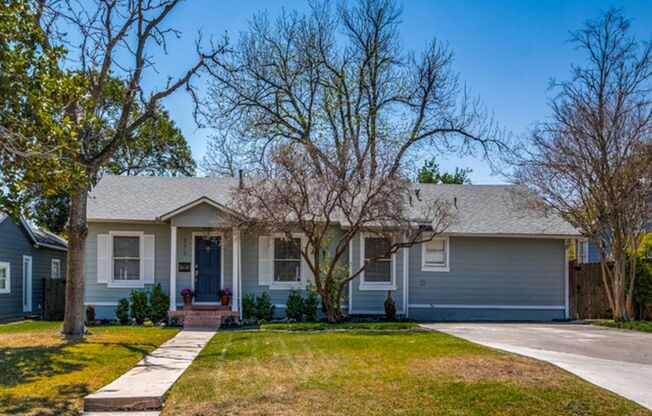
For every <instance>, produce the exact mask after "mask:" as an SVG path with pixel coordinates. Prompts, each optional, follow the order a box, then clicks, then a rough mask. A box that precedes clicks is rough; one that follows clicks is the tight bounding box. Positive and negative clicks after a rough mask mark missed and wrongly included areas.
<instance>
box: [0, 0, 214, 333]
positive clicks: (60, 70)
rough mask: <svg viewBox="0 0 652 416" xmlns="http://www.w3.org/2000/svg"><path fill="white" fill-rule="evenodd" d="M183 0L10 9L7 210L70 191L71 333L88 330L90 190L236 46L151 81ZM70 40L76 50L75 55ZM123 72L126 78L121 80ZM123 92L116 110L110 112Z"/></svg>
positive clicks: (45, 0) (1, 165)
mask: <svg viewBox="0 0 652 416" xmlns="http://www.w3.org/2000/svg"><path fill="white" fill-rule="evenodd" d="M178 3H179V2H178V0H154V1H149V0H134V1H126V0H117V1H108V2H78V1H73V0H42V1H38V2H36V1H29V0H15V1H13V2H9V3H8V2H4V3H3V5H2V6H1V7H2V9H0V10H1V11H0V13H2V15H1V16H0V21H1V22H2V23H1V24H2V27H0V33H2V36H0V39H1V40H0V43H1V45H0V50H1V51H2V52H0V54H2V55H1V56H0V58H1V59H0V60H1V61H2V62H3V65H5V66H7V67H8V68H9V75H8V76H6V79H5V78H3V79H2V80H0V81H1V82H0V83H1V84H2V85H3V86H4V85H5V84H6V83H8V88H7V89H6V90H3V91H2V97H3V98H2V100H6V101H7V102H8V104H9V105H5V104H2V106H3V108H2V109H1V111H2V113H3V115H2V117H3V119H2V124H1V125H2V135H3V141H2V147H0V152H1V154H0V174H1V175H2V184H1V186H0V188H1V189H3V193H2V203H3V209H4V210H7V211H9V212H10V213H11V214H14V215H16V214H17V213H18V212H20V211H21V210H23V211H24V210H25V209H26V207H27V206H29V204H28V202H29V201H30V200H31V199H32V198H33V196H34V194H35V193H36V192H40V193H43V194H44V195H48V196H50V195H57V194H59V195H60V194H69V195H70V212H69V217H68V222H67V229H66V232H67V237H68V267H67V284H66V308H65V310H66V313H65V317H64V324H63V332H64V333H65V334H68V335H82V334H83V333H84V248H85V245H86V237H87V234H88V225H87V217H86V208H87V206H86V204H87V200H86V198H87V195H88V192H89V190H90V188H91V187H92V185H93V183H94V181H95V180H97V177H98V175H101V174H102V172H103V171H104V170H105V169H106V168H107V166H108V165H109V164H110V161H111V160H112V159H113V158H114V157H116V155H117V154H118V153H119V152H120V151H124V149H125V146H127V147H126V148H128V146H129V145H130V143H131V142H132V141H133V140H134V138H135V137H138V136H137V135H135V133H136V132H137V131H138V130H139V129H143V128H145V127H146V125H147V123H148V121H150V120H152V119H155V118H156V114H157V111H158V110H159V108H160V107H159V103H160V101H161V100H163V99H165V98H166V97H168V96H170V95H171V94H172V93H174V92H175V91H177V90H178V89H180V88H185V89H186V90H188V91H191V92H193V91H194V90H193V85H192V83H191V81H192V80H193V79H194V77H195V76H196V75H197V74H198V72H200V71H201V70H203V69H205V68H206V67H207V65H208V64H209V63H211V64H214V65H219V61H218V59H217V58H218V56H220V55H221V54H223V53H224V52H225V51H226V41H225V40H224V41H220V42H219V43H217V42H215V43H214V42H211V44H210V49H209V50H208V51H203V50H201V47H200V45H199V44H198V45H197V59H196V61H195V62H193V63H191V64H190V65H189V66H188V67H187V69H186V70H185V71H183V72H181V75H180V76H179V77H178V78H174V77H168V78H167V81H165V82H164V83H163V85H157V84H156V82H155V81H154V80H150V79H149V77H150V76H151V74H153V73H155V71H152V70H151V69H152V68H153V67H154V66H155V61H154V57H155V56H156V54H155V53H154V49H155V48H157V47H158V48H160V49H162V50H163V51H165V48H166V37H167V36H169V35H170V34H176V35H178V34H179V32H178V31H176V30H175V29H174V28H173V27H168V26H167V18H168V16H169V15H170V13H172V11H173V10H174V9H175V7H176V6H177V5H178ZM62 28H65V30H59V29H62ZM5 33H8V34H9V36H5ZM63 45H73V47H72V48H70V50H69V51H68V52H66V50H65V48H64V47H63ZM7 62H10V63H8V64H7ZM24 62H26V63H24ZM0 69H1V71H0V72H2V73H4V72H5V69H4V68H0ZM3 77H5V75H3ZM116 77H118V78H120V79H122V81H120V82H118V83H116V82H115V79H116ZM121 85H124V86H126V87H125V88H124V90H123V89H122V88H121ZM123 92H124V99H122V100H120V101H119V102H120V105H119V106H118V107H117V108H116V110H115V111H112V112H105V111H103V110H104V109H105V108H106V103H107V102H109V103H110V102H113V100H115V99H116V97H119V96H120V94H122V93H123ZM194 96H195V95H194V94H193V97H194ZM5 114H10V115H11V117H7V116H6V115H5ZM23 120H24V121H23Z"/></svg>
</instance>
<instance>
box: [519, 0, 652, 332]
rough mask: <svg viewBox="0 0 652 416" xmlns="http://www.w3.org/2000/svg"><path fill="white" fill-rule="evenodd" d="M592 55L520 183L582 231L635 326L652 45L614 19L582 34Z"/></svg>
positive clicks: (649, 182)
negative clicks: (594, 247) (635, 286)
mask: <svg viewBox="0 0 652 416" xmlns="http://www.w3.org/2000/svg"><path fill="white" fill-rule="evenodd" d="M572 41H573V42H574V43H575V44H576V45H577V46H578V47H579V49H580V50H583V51H584V52H586V57H587V62H586V63H585V64H584V65H573V67H572V78H571V79H570V80H569V81H565V82H562V83H559V84H557V85H556V87H557V88H558V90H559V94H558V95H557V96H556V97H555V98H554V99H553V100H552V101H551V108H552V119H551V121H550V122H547V123H542V124H540V125H539V126H538V128H537V130H536V131H535V132H534V134H533V136H532V142H531V144H530V145H531V146H530V150H531V151H530V152H529V153H527V154H526V155H524V157H523V158H522V159H521V160H520V162H519V169H518V172H517V174H516V177H515V180H516V181H517V182H519V183H521V184H523V185H525V186H528V187H530V188H531V189H533V190H534V191H535V192H537V193H538V194H540V195H542V196H543V197H544V198H545V199H546V200H547V202H548V203H549V206H550V207H552V208H553V209H554V210H556V211H557V212H559V213H560V214H561V215H563V216H564V217H565V218H567V219H568V220H569V221H570V222H571V223H572V224H573V225H575V226H576V227H578V228H580V229H582V230H583V231H584V232H585V233H586V234H588V236H589V238H590V239H591V240H593V242H594V243H595V246H596V248H597V249H598V251H599V253H600V263H601V265H602V279H603V283H604V287H605V291H606V294H607V299H608V301H609V304H610V306H611V310H612V312H613V316H614V319H616V320H619V321H626V320H628V319H630V318H631V317H632V311H633V296H634V285H635V271H636V261H637V256H635V255H629V256H628V253H636V251H637V248H638V245H639V243H640V239H641V236H642V235H643V233H644V230H645V224H646V222H647V221H648V218H649V215H650V208H651V207H650V205H649V196H650V194H651V192H652V150H651V149H652V65H651V61H650V60H651V59H652V43H642V44H639V43H638V42H636V40H635V39H633V38H632V37H631V36H630V34H629V21H628V20H627V19H625V18H624V17H623V16H622V14H621V13H620V12H619V11H616V10H610V11H608V12H606V13H604V14H603V15H602V16H601V17H600V18H599V19H598V20H596V21H589V22H587V23H586V24H585V26H584V28H582V29H581V30H579V31H578V32H576V33H574V34H573V35H572Z"/></svg>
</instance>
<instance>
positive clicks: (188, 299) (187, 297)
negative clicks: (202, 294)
mask: <svg viewBox="0 0 652 416" xmlns="http://www.w3.org/2000/svg"><path fill="white" fill-rule="evenodd" d="M183 304H184V305H191V304H192V296H190V295H184V296H183Z"/></svg>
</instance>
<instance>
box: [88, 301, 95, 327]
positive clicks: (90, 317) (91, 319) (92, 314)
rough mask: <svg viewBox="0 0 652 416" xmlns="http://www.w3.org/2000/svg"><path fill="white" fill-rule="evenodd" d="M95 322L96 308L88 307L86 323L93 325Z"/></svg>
mask: <svg viewBox="0 0 652 416" xmlns="http://www.w3.org/2000/svg"><path fill="white" fill-rule="evenodd" d="M94 322H95V308H94V307H93V306H92V305H88V306H87V307H86V323H87V324H93V323H94Z"/></svg>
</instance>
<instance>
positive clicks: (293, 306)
mask: <svg viewBox="0 0 652 416" xmlns="http://www.w3.org/2000/svg"><path fill="white" fill-rule="evenodd" d="M304 309H305V307H304V302H303V298H302V297H301V293H299V291H297V290H291V291H290V294H289V295H288V299H287V300H286V301H285V315H286V316H287V317H288V319H294V320H296V321H301V320H303V313H304Z"/></svg>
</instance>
